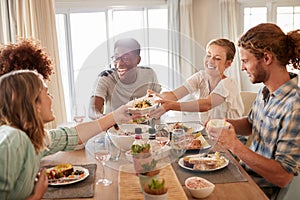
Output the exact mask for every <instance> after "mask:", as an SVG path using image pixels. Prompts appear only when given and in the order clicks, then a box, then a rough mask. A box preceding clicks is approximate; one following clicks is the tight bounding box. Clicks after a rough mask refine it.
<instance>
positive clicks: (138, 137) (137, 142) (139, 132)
mask: <svg viewBox="0 0 300 200" xmlns="http://www.w3.org/2000/svg"><path fill="white" fill-rule="evenodd" d="M134 133H135V137H134V142H133V144H132V145H140V146H143V145H144V144H145V142H144V141H143V140H142V128H139V127H138V128H135V129H134Z"/></svg>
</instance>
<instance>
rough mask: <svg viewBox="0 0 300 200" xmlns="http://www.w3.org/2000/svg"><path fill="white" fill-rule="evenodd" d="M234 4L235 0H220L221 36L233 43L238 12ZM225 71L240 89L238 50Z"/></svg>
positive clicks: (235, 39) (235, 3) (236, 36)
mask: <svg viewBox="0 0 300 200" xmlns="http://www.w3.org/2000/svg"><path fill="white" fill-rule="evenodd" d="M236 5H237V1H236V0H220V7H221V31H222V37H225V38H228V39H230V40H232V41H233V42H235V43H236V41H237V39H238V34H237V20H236V19H237V17H238V13H236V12H237V10H236ZM226 73H227V75H228V76H230V77H232V78H234V79H235V80H236V81H237V82H238V83H239V84H238V87H239V89H241V75H240V73H241V70H240V67H239V55H238V52H236V56H235V59H234V62H233V63H232V65H231V67H230V68H229V69H227V72H226Z"/></svg>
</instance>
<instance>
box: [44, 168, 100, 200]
mask: <svg viewBox="0 0 300 200" xmlns="http://www.w3.org/2000/svg"><path fill="white" fill-rule="evenodd" d="M78 166H82V167H84V168H86V169H88V170H89V174H90V175H89V176H88V177H87V178H86V179H85V180H83V181H80V182H77V183H74V184H70V185H64V186H50V185H49V186H48V190H47V192H46V193H45V194H44V196H43V199H69V198H87V197H93V196H94V187H95V184H94V183H95V171H96V167H97V165H96V164H88V165H78ZM48 167H53V166H47V168H48Z"/></svg>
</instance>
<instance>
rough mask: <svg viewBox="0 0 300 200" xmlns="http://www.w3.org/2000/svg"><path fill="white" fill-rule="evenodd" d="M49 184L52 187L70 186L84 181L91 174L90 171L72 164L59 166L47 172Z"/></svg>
mask: <svg viewBox="0 0 300 200" xmlns="http://www.w3.org/2000/svg"><path fill="white" fill-rule="evenodd" d="M46 174H47V177H48V184H49V185H52V186H60V185H70V184H73V183H77V182H79V181H83V180H84V179H86V178H87V177H88V176H89V175H90V174H89V170H88V169H86V168H84V167H81V166H73V165H72V164H59V165H56V166H54V167H51V168H48V169H47V170H46Z"/></svg>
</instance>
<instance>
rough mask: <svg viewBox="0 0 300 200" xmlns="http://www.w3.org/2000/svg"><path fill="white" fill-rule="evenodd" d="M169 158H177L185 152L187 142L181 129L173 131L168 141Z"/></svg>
mask: <svg viewBox="0 0 300 200" xmlns="http://www.w3.org/2000/svg"><path fill="white" fill-rule="evenodd" d="M170 146H171V156H172V157H173V158H179V157H181V156H183V155H184V154H185V152H186V146H187V141H186V137H185V131H184V130H183V129H174V130H173V131H172V136H171V140H170Z"/></svg>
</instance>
